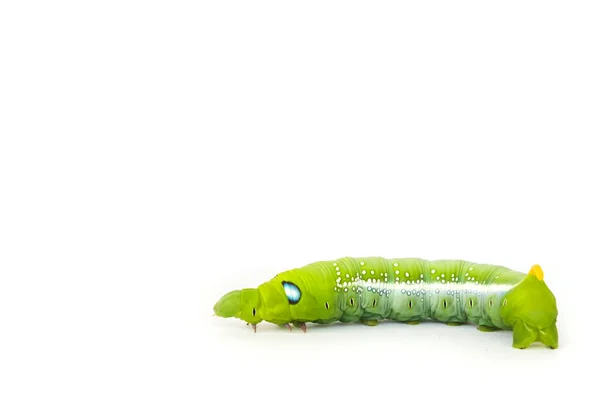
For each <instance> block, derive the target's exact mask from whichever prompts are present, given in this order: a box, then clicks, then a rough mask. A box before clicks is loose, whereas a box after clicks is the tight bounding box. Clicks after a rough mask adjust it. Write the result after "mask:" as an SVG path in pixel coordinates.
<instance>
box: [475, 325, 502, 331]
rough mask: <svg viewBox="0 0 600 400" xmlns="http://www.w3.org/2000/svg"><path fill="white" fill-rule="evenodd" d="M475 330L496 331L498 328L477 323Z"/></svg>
mask: <svg viewBox="0 0 600 400" xmlns="http://www.w3.org/2000/svg"><path fill="white" fill-rule="evenodd" d="M477 330H479V331H481V332H496V331H497V330H500V328H496V327H495V326H487V325H478V326H477Z"/></svg>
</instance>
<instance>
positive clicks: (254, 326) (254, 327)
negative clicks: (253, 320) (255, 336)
mask: <svg viewBox="0 0 600 400" xmlns="http://www.w3.org/2000/svg"><path fill="white" fill-rule="evenodd" d="M252 329H253V330H254V333H256V324H252Z"/></svg>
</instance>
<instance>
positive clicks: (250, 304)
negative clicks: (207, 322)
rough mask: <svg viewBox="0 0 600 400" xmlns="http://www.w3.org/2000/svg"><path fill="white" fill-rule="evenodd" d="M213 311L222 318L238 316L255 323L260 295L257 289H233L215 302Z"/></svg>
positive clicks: (260, 319) (257, 319)
mask: <svg viewBox="0 0 600 400" xmlns="http://www.w3.org/2000/svg"><path fill="white" fill-rule="evenodd" d="M213 311H214V312H215V314H216V315H218V316H219V317H223V318H231V317H235V318H239V319H241V320H244V321H246V322H248V323H249V324H252V325H256V324H258V323H259V322H261V321H262V318H261V316H260V312H259V311H260V296H259V294H258V290H257V289H242V290H234V291H232V292H229V293H227V294H226V295H225V296H223V297H221V299H220V300H219V301H218V302H217V304H215V306H214V307H213Z"/></svg>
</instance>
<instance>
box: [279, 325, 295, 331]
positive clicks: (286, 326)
mask: <svg viewBox="0 0 600 400" xmlns="http://www.w3.org/2000/svg"><path fill="white" fill-rule="evenodd" d="M279 326H280V327H281V328H288V330H289V331H290V332H291V331H292V326H291V325H290V324H281V325H279Z"/></svg>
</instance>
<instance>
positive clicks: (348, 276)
mask: <svg viewBox="0 0 600 400" xmlns="http://www.w3.org/2000/svg"><path fill="white" fill-rule="evenodd" d="M346 278H350V274H346ZM352 279H354V278H352Z"/></svg>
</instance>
